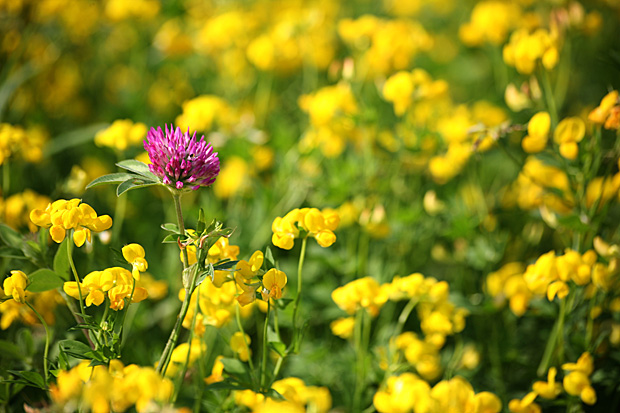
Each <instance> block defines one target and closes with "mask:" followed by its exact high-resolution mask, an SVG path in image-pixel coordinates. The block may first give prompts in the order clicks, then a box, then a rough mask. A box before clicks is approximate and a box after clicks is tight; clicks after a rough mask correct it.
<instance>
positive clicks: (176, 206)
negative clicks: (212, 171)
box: [171, 191, 189, 270]
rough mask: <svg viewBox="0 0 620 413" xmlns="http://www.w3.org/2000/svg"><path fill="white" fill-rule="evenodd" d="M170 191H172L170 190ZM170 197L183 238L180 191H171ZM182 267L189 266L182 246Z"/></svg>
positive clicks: (183, 224)
mask: <svg viewBox="0 0 620 413" xmlns="http://www.w3.org/2000/svg"><path fill="white" fill-rule="evenodd" d="M171 192H172V191H171ZM172 199H173V200H174V211H175V213H176V214H177V223H178V226H179V236H180V237H181V238H185V221H183V211H182V209H181V193H179V192H176V191H174V192H172ZM182 251H183V269H184V270H185V269H186V268H187V267H189V257H188V255H187V248H183V250H182Z"/></svg>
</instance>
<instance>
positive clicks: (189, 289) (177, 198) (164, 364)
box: [157, 190, 198, 376]
mask: <svg viewBox="0 0 620 413" xmlns="http://www.w3.org/2000/svg"><path fill="white" fill-rule="evenodd" d="M170 192H171V194H172V199H173V200H174V208H175V212H176V215H177V222H178V225H179V234H180V236H182V237H185V224H184V221H183V212H182V210H181V193H180V192H177V191H173V190H171V191H170ZM182 251H183V276H185V270H186V269H187V266H188V264H189V258H188V255H187V248H183V250H182ZM197 268H198V267H196V269H194V271H192V278H191V281H190V283H189V285H185V281H184V282H183V284H184V285H183V287H184V288H185V298H184V299H183V304H181V310H180V311H179V314H178V315H177V321H176V322H175V324H174V327H173V328H172V331H171V332H170V337H169V338H168V342H167V343H166V347H165V348H164V351H163V352H162V353H161V357H160V358H159V363H158V364H157V372H158V373H160V374H161V375H162V376H163V375H165V374H166V369H167V368H168V363H170V356H171V355H172V350H173V349H174V346H175V345H176V343H177V340H178V339H179V330H180V329H181V325H182V324H183V320H184V319H185V315H186V314H187V311H188V310H189V303H190V301H191V299H192V293H193V292H194V289H195V288H196V279H197V278H198V271H197Z"/></svg>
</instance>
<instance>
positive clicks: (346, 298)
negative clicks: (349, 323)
mask: <svg viewBox="0 0 620 413" xmlns="http://www.w3.org/2000/svg"><path fill="white" fill-rule="evenodd" d="M332 300H334V302H335V303H336V305H337V306H338V307H340V309H342V310H343V311H346V313H347V314H349V315H353V314H355V313H356V312H357V311H358V310H360V309H365V310H366V311H368V313H369V314H370V315H371V316H373V317H376V316H377V315H378V314H379V310H381V307H383V305H384V304H385V303H386V302H387V300H388V295H387V291H386V290H385V288H381V286H380V285H379V283H378V282H377V281H376V280H375V279H374V278H371V277H364V278H359V279H357V280H353V281H351V282H350V283H347V284H345V285H343V286H342V287H338V288H336V289H335V290H334V291H332Z"/></svg>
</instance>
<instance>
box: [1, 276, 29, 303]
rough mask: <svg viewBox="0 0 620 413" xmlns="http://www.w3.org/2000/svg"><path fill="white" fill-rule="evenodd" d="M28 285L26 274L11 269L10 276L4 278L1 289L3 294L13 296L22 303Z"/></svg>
mask: <svg viewBox="0 0 620 413" xmlns="http://www.w3.org/2000/svg"><path fill="white" fill-rule="evenodd" d="M27 286H28V276H26V274H24V273H23V272H22V271H19V270H11V276H10V277H8V278H6V279H5V280H4V283H3V284H2V289H3V290H4V295H6V296H8V297H13V299H14V300H15V301H16V302H18V303H24V302H25V299H26V292H25V290H26V287H27Z"/></svg>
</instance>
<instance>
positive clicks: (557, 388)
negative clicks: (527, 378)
mask: <svg viewBox="0 0 620 413" xmlns="http://www.w3.org/2000/svg"><path fill="white" fill-rule="evenodd" d="M557 373H558V370H557V369H556V368H555V367H551V368H550V369H549V372H548V373H547V381H537V382H535V383H534V385H533V386H532V390H534V391H535V392H536V393H537V394H538V395H539V396H540V397H544V398H545V399H555V398H556V397H557V396H558V395H559V394H560V393H561V392H562V386H561V385H560V383H556V382H555V376H556V375H557Z"/></svg>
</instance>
